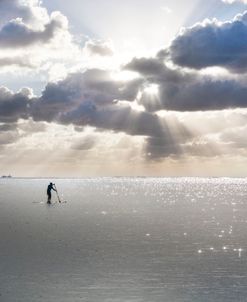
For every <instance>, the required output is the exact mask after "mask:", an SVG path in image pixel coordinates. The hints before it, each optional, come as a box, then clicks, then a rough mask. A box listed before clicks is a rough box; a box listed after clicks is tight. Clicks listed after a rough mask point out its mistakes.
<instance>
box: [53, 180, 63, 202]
mask: <svg viewBox="0 0 247 302" xmlns="http://www.w3.org/2000/svg"><path fill="white" fill-rule="evenodd" d="M54 188H55V189H56V193H57V199H58V201H59V203H61V200H60V197H59V195H58V191H57V187H56V185H55V184H54Z"/></svg>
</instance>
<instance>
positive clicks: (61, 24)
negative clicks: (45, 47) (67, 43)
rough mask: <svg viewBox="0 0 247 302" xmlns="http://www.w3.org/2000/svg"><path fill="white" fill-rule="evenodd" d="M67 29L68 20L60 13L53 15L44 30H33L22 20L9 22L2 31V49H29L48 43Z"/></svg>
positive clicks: (0, 34) (0, 35) (0, 33)
mask: <svg viewBox="0 0 247 302" xmlns="http://www.w3.org/2000/svg"><path fill="white" fill-rule="evenodd" d="M66 28H67V20H66V18H65V17H64V16H63V15H61V14H60V13H58V12H55V13H52V15H51V20H50V22H49V23H47V24H45V25H44V29H43V30H37V31H35V30H33V29H32V28H31V27H29V26H27V25H26V24H25V23H23V21H22V20H21V19H15V20H11V21H10V22H8V23H7V24H6V25H4V26H3V27H2V29H1V30H0V48H5V47H6V48H14V47H27V46H30V45H32V44H37V43H48V42H49V41H50V40H51V39H52V38H54V36H55V34H56V33H57V32H58V31H59V30H64V29H66Z"/></svg>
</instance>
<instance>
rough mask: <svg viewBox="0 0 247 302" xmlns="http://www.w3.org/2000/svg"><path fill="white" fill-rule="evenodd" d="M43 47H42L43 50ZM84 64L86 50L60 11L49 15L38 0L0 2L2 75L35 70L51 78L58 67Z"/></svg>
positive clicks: (0, 61)
mask: <svg viewBox="0 0 247 302" xmlns="http://www.w3.org/2000/svg"><path fill="white" fill-rule="evenodd" d="M41 46H42V47H41ZM81 61H82V50H81V49H80V47H79V45H77V43H76V42H75V39H74V37H73V35H72V34H71V33H70V31H69V27H68V20H67V18H66V17H65V16H64V15H63V14H62V13H60V12H51V13H50V14H49V13H48V11H47V9H46V8H45V7H43V6H42V4H41V1H38V0H11V1H9V0H0V66H4V70H3V71H2V72H12V73H13V72H16V71H17V72H18V71H20V69H25V70H24V72H25V74H27V73H32V72H33V70H35V77H36V79H38V78H39V76H40V74H41V73H42V77H44V75H45V73H46V76H47V78H49V73H50V69H51V68H52V67H53V65H54V64H63V65H64V66H66V73H67V69H69V68H73V67H74V66H75V65H77V64H79V62H81Z"/></svg>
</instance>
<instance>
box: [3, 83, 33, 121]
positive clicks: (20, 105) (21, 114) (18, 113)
mask: <svg viewBox="0 0 247 302" xmlns="http://www.w3.org/2000/svg"><path fill="white" fill-rule="evenodd" d="M29 106H30V100H29V98H28V96H27V95H26V94H25V93H24V92H23V91H22V92H19V93H16V94H14V93H12V92H11V91H9V90H8V89H6V88H4V87H0V122H3V123H13V122H16V121H18V120H19V119H21V118H23V119H26V118H28V116H29Z"/></svg>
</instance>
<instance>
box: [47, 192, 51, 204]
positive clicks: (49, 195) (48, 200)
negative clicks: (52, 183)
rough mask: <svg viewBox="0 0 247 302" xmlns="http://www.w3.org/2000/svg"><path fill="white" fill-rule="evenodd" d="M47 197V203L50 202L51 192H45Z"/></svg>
mask: <svg viewBox="0 0 247 302" xmlns="http://www.w3.org/2000/svg"><path fill="white" fill-rule="evenodd" d="M47 196H48V199H47V203H51V194H49V193H47Z"/></svg>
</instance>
